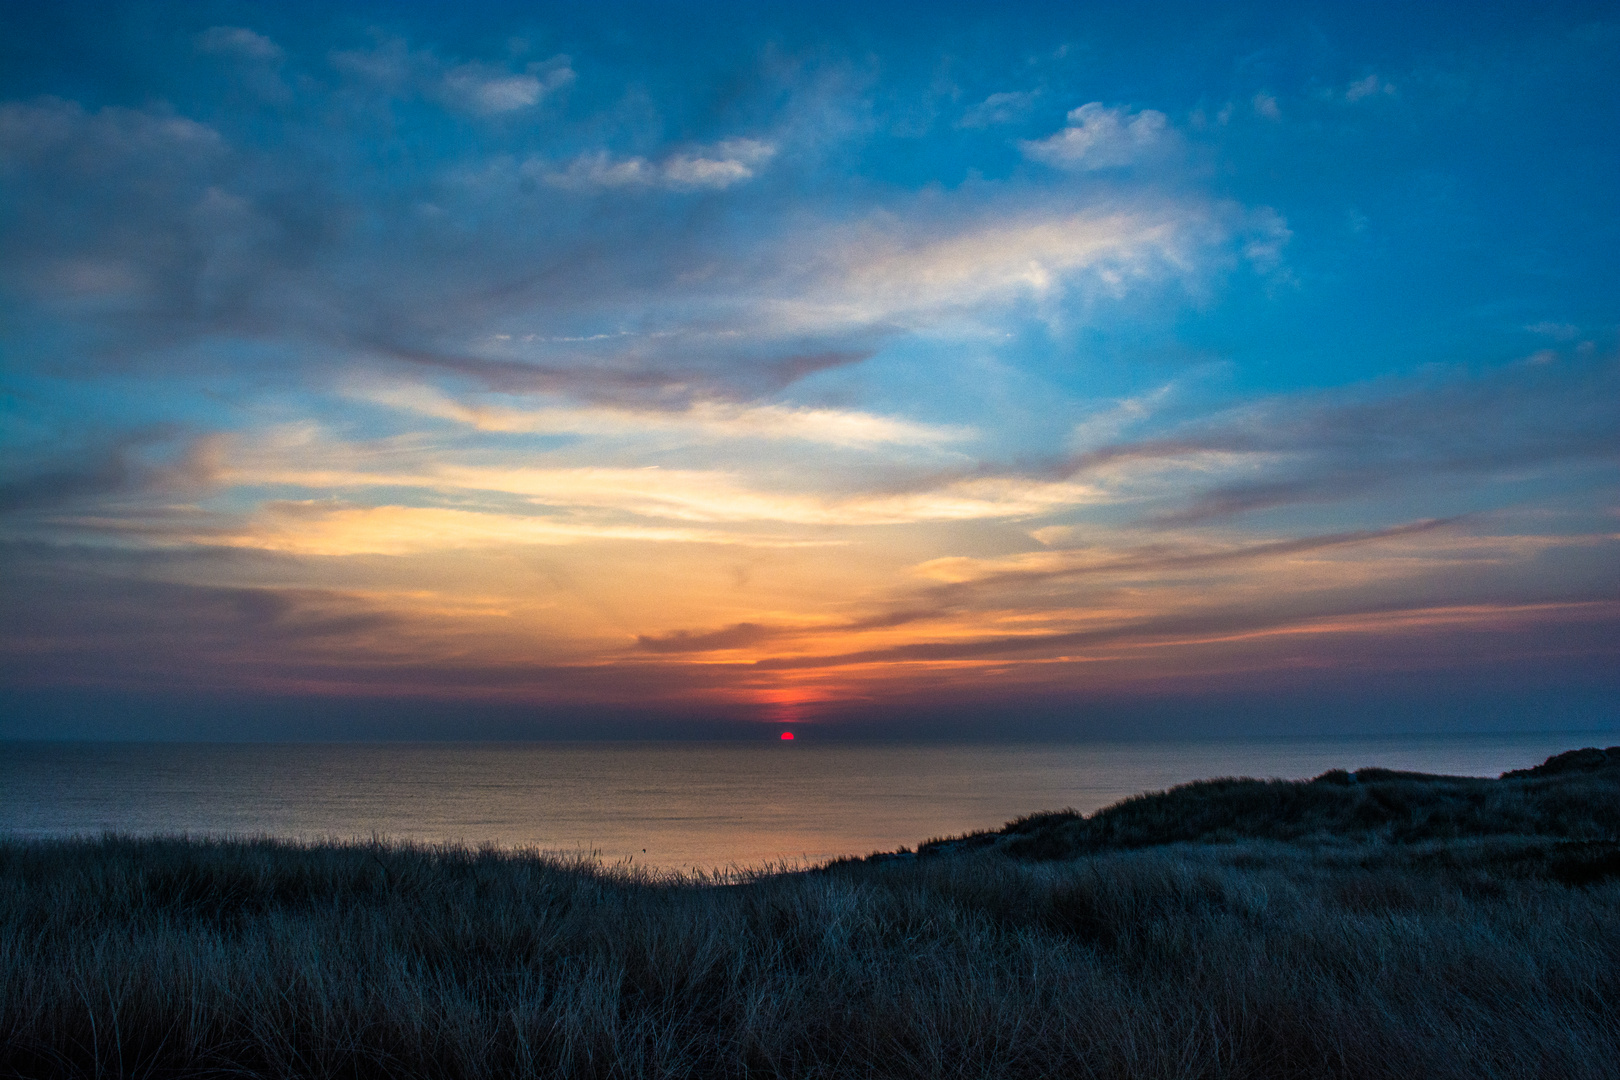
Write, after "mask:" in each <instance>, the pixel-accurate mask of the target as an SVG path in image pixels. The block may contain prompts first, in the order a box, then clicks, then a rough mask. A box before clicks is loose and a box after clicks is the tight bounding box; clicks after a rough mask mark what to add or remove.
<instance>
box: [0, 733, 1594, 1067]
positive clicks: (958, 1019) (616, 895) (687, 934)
mask: <svg viewBox="0 0 1620 1080" xmlns="http://www.w3.org/2000/svg"><path fill="white" fill-rule="evenodd" d="M1578 754H1579V755H1584V756H1578V757H1572V756H1571V755H1561V756H1560V757H1559V758H1555V759H1552V761H1551V762H1549V763H1548V765H1546V766H1541V767H1539V768H1538V769H1532V770H1525V771H1522V772H1519V773H1513V774H1509V775H1508V776H1507V777H1505V778H1503V779H1501V780H1495V781H1491V780H1471V779H1465V778H1455V777H1423V776H1417V775H1413V774H1401V773H1389V772H1383V771H1373V770H1363V771H1362V772H1359V773H1355V774H1350V773H1342V772H1340V773H1329V774H1325V775H1324V776H1322V777H1318V778H1317V779H1316V780H1314V781H1307V782H1301V783H1292V784H1288V783H1282V782H1276V781H1253V780H1221V781H1210V782H1205V783H1201V784H1193V785H1187V786H1185V787H1182V788H1177V789H1173V790H1172V791H1169V792H1163V793H1157V794H1153V795H1146V796H1141V797H1138V798H1135V799H1130V800H1126V801H1125V802H1123V803H1121V804H1118V805H1116V806H1114V807H1110V808H1108V809H1105V810H1103V811H1099V812H1098V813H1097V814H1094V815H1091V816H1090V817H1085V816H1082V815H1078V814H1073V813H1056V814H1039V815H1032V816H1030V817H1026V818H1022V819H1020V820H1018V821H1015V822H1012V823H1009V825H1008V826H1007V827H1006V828H1005V829H1003V830H1000V831H998V832H995V833H986V834H979V835H977V836H970V837H959V838H956V839H954V840H940V841H931V842H929V843H928V844H925V845H923V846H922V847H921V848H920V849H919V852H918V853H904V854H902V853H894V854H892V855H889V856H879V857H873V858H869V859H862V860H844V861H840V862H836V863H832V864H829V865H827V866H823V867H817V868H812V869H802V868H801V869H793V870H789V869H786V868H776V869H771V868H766V869H763V870H759V871H753V872H737V873H734V874H730V875H724V876H720V877H707V876H681V875H661V874H656V873H648V872H645V871H631V870H629V869H628V868H625V867H603V866H601V865H599V864H596V863H594V862H591V861H588V860H580V859H573V860H559V859H557V858H554V857H549V856H545V855H542V854H539V853H536V852H511V851H497V850H493V849H487V848H485V849H468V848H462V847H455V846H422V845H409V844H387V843H370V844H358V845H301V844H295V843H287V842H283V841H275V840H270V839H237V840H188V839H183V838H172V839H163V838H157V839H151V838H148V839H137V838H132V837H122V836H105V837H102V838H100V839H93V840H79V841H65V842H63V841H52V842H44V841H20V840H11V841H3V842H0V1075H7V1076H16V1077H64V1078H65V1077H86V1078H90V1077H97V1078H101V1077H180V1076H185V1077H246V1076H252V1077H334V1078H335V1077H350V1078H356V1077H361V1078H363V1077H402V1078H404V1077H422V1078H429V1077H431V1078H446V1080H451V1078H455V1080H461V1078H467V1080H471V1078H481V1077H522V1076H546V1077H655V1076H656V1077H732V1076H735V1077H787V1076H792V1077H846V1076H860V1077H869V1076H871V1077H876V1076H882V1077H989V1076H994V1077H1012V1078H1017V1077H1050V1076H1065V1077H1161V1076H1162V1077H1210V1078H1217V1077H1220V1078H1227V1077H1231V1078H1236V1077H1357V1078H1359V1077H1403V1078H1406V1077H1410V1076H1413V1075H1422V1076H1424V1077H1425V1080H1446V1078H1451V1077H1458V1078H1461V1077H1470V1078H1474V1077H1523V1076H1548V1077H1553V1076H1556V1077H1569V1078H1600V1077H1616V1076H1620V870H1617V866H1616V864H1617V861H1620V855H1617V850H1620V849H1617V841H1620V832H1617V827H1616V826H1617V820H1616V813H1617V810H1620V753H1617V752H1616V751H1613V750H1611V751H1607V752H1601V751H1581V752H1578ZM1593 754H1597V755H1599V757H1601V758H1602V761H1598V760H1597V759H1595V758H1593V757H1592V756H1591V755H1593ZM1566 759H1567V760H1566ZM1594 762H1596V763H1595V764H1594Z"/></svg>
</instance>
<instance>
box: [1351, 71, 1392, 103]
mask: <svg viewBox="0 0 1620 1080" xmlns="http://www.w3.org/2000/svg"><path fill="white" fill-rule="evenodd" d="M1394 96H1395V87H1393V86H1391V85H1390V84H1389V83H1387V82H1385V81H1384V80H1383V79H1380V78H1379V77H1378V76H1377V75H1368V76H1367V77H1366V78H1364V79H1357V80H1356V81H1355V82H1353V83H1351V84H1350V85H1349V86H1347V87H1345V90H1344V99H1345V100H1346V101H1362V100H1365V99H1366V98H1370V97H1394Z"/></svg>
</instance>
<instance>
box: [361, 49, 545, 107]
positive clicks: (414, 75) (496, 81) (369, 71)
mask: <svg viewBox="0 0 1620 1080" xmlns="http://www.w3.org/2000/svg"><path fill="white" fill-rule="evenodd" d="M329 60H330V62H331V64H332V66H333V68H335V69H336V70H338V71H339V72H341V73H343V74H345V75H348V76H349V77H351V78H352V79H354V80H356V81H357V82H359V83H360V84H363V85H367V86H369V87H371V88H372V89H373V90H380V91H382V92H384V93H386V94H390V95H396V96H407V97H408V96H420V97H424V98H428V99H430V100H434V101H437V102H439V103H441V104H443V105H446V106H448V107H449V108H452V109H455V110H457V111H459V112H465V113H472V114H474V115H483V116H495V115H500V114H503V113H510V112H516V111H518V110H522V109H528V108H532V107H534V106H536V105H539V104H540V103H541V102H543V101H545V100H546V99H547V98H549V97H551V96H552V95H554V94H557V93H559V92H561V91H562V90H564V89H566V88H567V87H569V86H571V85H573V83H574V79H575V74H574V69H573V64H572V61H571V60H570V58H569V57H567V56H566V55H562V54H559V55H557V56H553V57H551V58H550V59H548V60H536V61H533V62H531V63H529V64H527V65H525V66H524V68H523V70H522V71H513V70H511V68H510V67H507V66H502V65H497V64H490V63H487V62H485V61H479V60H473V61H467V62H464V63H451V62H448V61H446V60H444V59H443V58H441V57H440V56H439V55H438V54H437V53H435V52H434V51H433V50H431V49H412V48H411V47H410V46H409V45H408V44H407V43H406V42H405V41H404V39H402V38H384V39H382V40H379V41H378V42H377V44H376V45H374V46H373V47H372V48H369V49H348V50H334V51H333V52H332V53H331V54H330V57H329Z"/></svg>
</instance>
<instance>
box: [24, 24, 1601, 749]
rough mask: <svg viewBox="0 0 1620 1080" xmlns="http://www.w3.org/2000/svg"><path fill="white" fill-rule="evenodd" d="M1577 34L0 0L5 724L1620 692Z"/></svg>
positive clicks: (1129, 721) (1312, 716)
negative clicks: (20, 0)
mask: <svg viewBox="0 0 1620 1080" xmlns="http://www.w3.org/2000/svg"><path fill="white" fill-rule="evenodd" d="M1616 71H1620V11H1617V9H1616V8H1615V7H1614V6H1613V5H1612V4H1588V5H1581V4H1560V3H1536V4H1529V3H1524V4H1513V5H1492V4H1479V3H1468V4H1453V5H1446V4H1432V5H1420V6H1415V7H1414V6H1412V5H1405V4H1399V5H1397V4H1340V5H1320V4H1310V3H1303V4H1301V3H1287V4H1283V3H1259V4H1231V5H1210V4H1205V3H1188V4H1119V5H1101V4H1061V5H1059V4H1053V5H1041V4H1028V5H1013V6H1008V5H990V4H979V5H940V4H928V5H907V4H870V3H868V4H825V5H821V4H818V5H804V4H792V5H789V4H769V3H748V4H724V3H712V4H705V5H688V4H670V3H651V4H639V5H638V4H608V3H604V4H593V5H578V4H567V5H564V4H551V5H548V4H536V3H524V4H501V3H486V4H428V3H417V4H392V3H391V4H365V3H356V2H351V0H335V2H331V3H324V4H319V5H315V4H299V3H274V4H270V3H263V4H255V3H234V2H233V3H216V2H208V0H204V2H196V3H189V2H188V3H174V4H154V3H140V2H127V3H116V4H90V3H72V2H68V3H62V4H34V3H22V2H17V0H5V2H4V3H0V608H3V614H0V736H4V737H13V738H15V737H79V738H82V737H109V738H111V737H116V738H135V737H189V738H223V739H230V738H345V737H366V738H388V737H399V738H456V737H490V736H500V737H515V738H521V737H531V736H532V737H540V736H545V735H548V734H551V735H557V734H562V735H567V736H570V737H588V736H592V735H624V734H632V735H647V734H649V733H652V734H657V735H659V736H660V737H666V736H667V737H677V736H681V735H703V734H715V733H731V734H736V733H738V732H742V733H752V732H757V733H760V734H761V735H762V736H771V737H774V735H775V734H776V733H777V732H778V731H779V730H781V729H782V728H783V727H791V728H794V729H795V730H797V731H798V732H800V738H803V737H804V736H805V734H811V735H812V736H813V735H814V734H815V733H824V734H826V735H828V736H829V737H831V736H833V735H835V734H840V733H841V734H842V735H843V736H846V737H859V736H862V735H873V736H876V735H879V734H882V735H885V736H894V737H930V736H935V735H940V734H950V735H951V736H952V737H973V738H1000V737H1026V736H1027V737H1035V736H1040V737H1069V736H1073V737H1131V736H1135V735H1148V734H1188V733H1198V734H1223V733H1239V732H1254V731H1268V732H1276V733H1291V732H1315V731H1338V732H1346V733H1354V732H1374V731H1377V732H1388V731H1419V730H1423V731H1427V730H1435V731H1439V730H1448V731H1510V730H1599V729H1605V728H1609V729H1612V728H1615V727H1620V138H1617V137H1616V135H1617V133H1620V92H1617V91H1616V89H1615V85H1614V73H1615V72H1616Z"/></svg>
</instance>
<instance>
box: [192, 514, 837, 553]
mask: <svg viewBox="0 0 1620 1080" xmlns="http://www.w3.org/2000/svg"><path fill="white" fill-rule="evenodd" d="M163 539H164V540H165V542H168V543H190V544H195V545H200V546H205V547H227V548H250V549H254V550H258V551H276V552H285V553H288V554H295V555H312V556H320V557H333V556H347V555H412V554H422V553H428V552H441V551H457V550H465V549H468V548H503V547H512V546H520V547H521V546H529V545H537V544H538V545H556V544H577V543H582V542H586V541H597V542H600V541H615V540H619V541H635V542H638V543H655V544H667V543H679V544H725V545H742V546H754V547H784V546H786V547H791V546H802V545H803V544H805V543H812V542H813V541H795V540H791V539H787V540H782V539H773V538H769V537H750V536H745V535H738V534H734V533H726V532H716V531H713V530H701V529H669V528H649V527H647V526H642V525H614V524H603V523H592V522H588V521H570V520H556V519H551V518H546V517H538V516H523V515H517V514H501V513H493V512H488V511H471V510H453V509H446V508H442V507H423V506H343V505H333V504H332V503H331V502H330V501H309V502H277V503H270V504H267V505H266V506H265V507H264V508H263V510H262V511H261V512H260V513H259V514H258V515H256V516H255V518H254V519H253V520H251V521H250V522H248V523H247V526H246V527H245V528H241V529H236V530H222V529H215V530H208V531H201V532H193V533H190V534H186V533H183V532H181V533H171V534H170V535H168V536H166V537H164V538H163Z"/></svg>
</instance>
